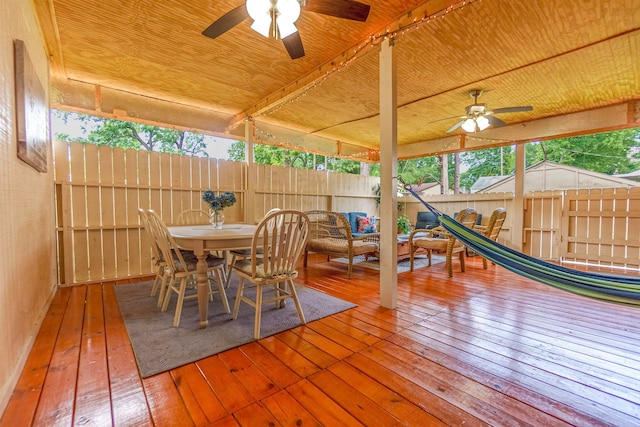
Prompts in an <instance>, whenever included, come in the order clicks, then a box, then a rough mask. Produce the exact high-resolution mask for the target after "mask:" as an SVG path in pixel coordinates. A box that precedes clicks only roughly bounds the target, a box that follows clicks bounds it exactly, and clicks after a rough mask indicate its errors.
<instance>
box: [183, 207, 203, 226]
mask: <svg viewBox="0 0 640 427" xmlns="http://www.w3.org/2000/svg"><path fill="white" fill-rule="evenodd" d="M210 218H211V216H210V215H209V213H208V212H206V211H203V210H201V209H187V210H184V211H182V212H180V215H178V219H177V220H176V223H177V224H178V225H197V224H210V223H211V222H210Z"/></svg>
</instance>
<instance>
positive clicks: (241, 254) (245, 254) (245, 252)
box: [225, 208, 280, 288]
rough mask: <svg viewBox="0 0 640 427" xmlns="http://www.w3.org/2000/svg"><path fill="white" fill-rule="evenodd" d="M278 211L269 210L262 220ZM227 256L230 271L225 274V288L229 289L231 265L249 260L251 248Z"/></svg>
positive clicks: (232, 251) (259, 249) (277, 209)
mask: <svg viewBox="0 0 640 427" xmlns="http://www.w3.org/2000/svg"><path fill="white" fill-rule="evenodd" d="M279 210H280V208H273V209H270V210H269V211H268V212H267V213H266V214H265V215H264V216H263V218H265V217H267V216H269V215H271V214H272V213H274V212H278V211H279ZM228 254H229V255H231V262H230V263H229V266H230V269H229V271H228V274H227V281H226V283H225V288H228V287H229V282H230V281H231V271H232V268H231V267H233V264H235V263H236V260H239V259H246V258H249V257H250V256H251V248H246V249H234V250H231V251H229V252H228ZM261 254H262V249H261V248H258V255H261Z"/></svg>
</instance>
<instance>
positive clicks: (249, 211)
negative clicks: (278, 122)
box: [244, 120, 256, 224]
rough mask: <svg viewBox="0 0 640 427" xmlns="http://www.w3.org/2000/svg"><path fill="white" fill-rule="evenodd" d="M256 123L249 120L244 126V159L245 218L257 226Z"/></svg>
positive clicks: (248, 222) (247, 221)
mask: <svg viewBox="0 0 640 427" xmlns="http://www.w3.org/2000/svg"><path fill="white" fill-rule="evenodd" d="M254 131H255V123H254V122H253V120H247V121H246V122H245V125H244V139H245V141H246V145H245V151H244V158H245V161H246V162H247V195H246V198H245V204H244V206H245V211H244V217H245V221H246V223H247V224H255V223H256V219H255V217H254V213H255V211H256V197H255V196H256V186H255V182H256V176H255V175H256V165H255V163H254V161H253V133H254Z"/></svg>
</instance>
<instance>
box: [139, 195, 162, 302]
mask: <svg viewBox="0 0 640 427" xmlns="http://www.w3.org/2000/svg"><path fill="white" fill-rule="evenodd" d="M138 216H139V217H140V222H141V223H142V225H143V227H144V231H145V234H146V236H147V238H148V239H149V242H150V243H151V261H152V262H153V267H154V270H155V273H156V276H155V278H154V279H153V285H152V286H151V296H152V297H153V296H155V295H156V293H157V292H158V290H159V289H163V288H164V285H165V280H166V275H165V273H166V271H165V269H166V267H167V263H166V262H165V261H164V257H163V256H162V252H161V251H160V248H159V247H158V245H157V244H156V241H155V238H154V236H153V231H152V230H151V226H150V224H149V215H148V214H147V211H145V210H144V209H142V208H139V209H138ZM163 295H164V291H162V292H161V296H160V297H159V298H158V307H160V306H161V305H162V296H163Z"/></svg>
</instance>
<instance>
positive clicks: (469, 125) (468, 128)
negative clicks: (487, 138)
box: [462, 119, 476, 132]
mask: <svg viewBox="0 0 640 427" xmlns="http://www.w3.org/2000/svg"><path fill="white" fill-rule="evenodd" d="M462 129H464V130H465V132H475V131H476V122H475V120H473V119H467V120H465V121H464V123H462Z"/></svg>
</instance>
